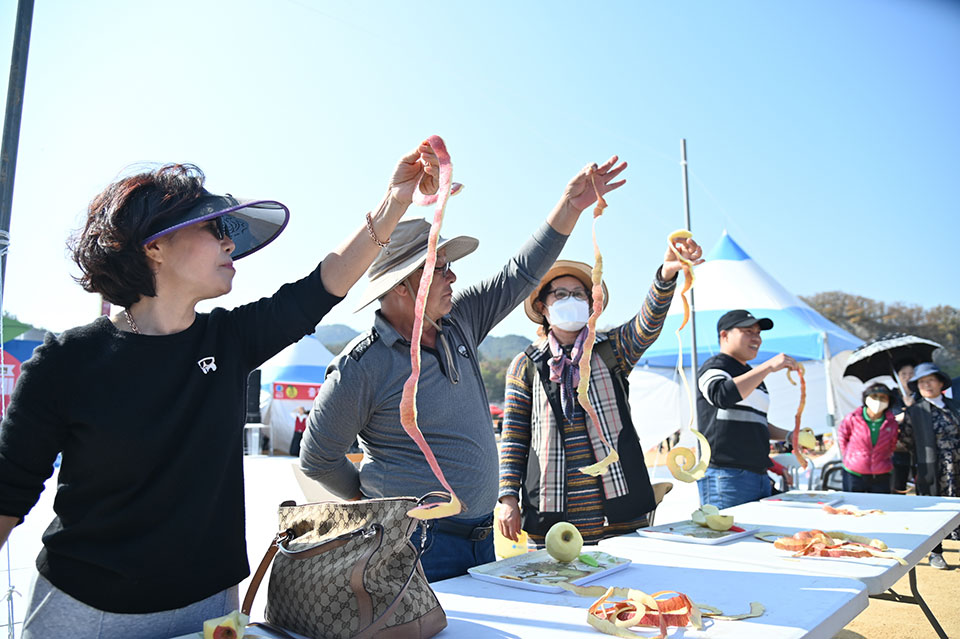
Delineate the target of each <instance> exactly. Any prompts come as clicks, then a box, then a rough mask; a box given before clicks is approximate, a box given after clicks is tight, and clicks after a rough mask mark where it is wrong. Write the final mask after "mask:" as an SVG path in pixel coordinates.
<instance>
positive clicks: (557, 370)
mask: <svg viewBox="0 0 960 639" xmlns="http://www.w3.org/2000/svg"><path fill="white" fill-rule="evenodd" d="M586 337H587V327H586V326H584V327H583V328H582V329H580V334H579V335H577V339H576V340H574V342H573V348H571V349H570V355H569V356H568V355H567V353H566V352H565V351H564V350H563V346H561V345H560V342H559V340H557V338H556V336H554V334H553V331H550V332H549V333H548V334H547V342H548V343H549V344H550V354H551V355H553V357H551V358H550V360H549V361H548V362H547V363H548V364H549V365H550V381H551V382H557V383H558V384H559V385H560V406H561V407H563V416H564V417H566V418H567V421H568V422H570V421H573V410H574V406H575V405H576V400H575V397H576V395H577V386H579V385H580V358H581V357H583V341H584V340H585V339H586Z"/></svg>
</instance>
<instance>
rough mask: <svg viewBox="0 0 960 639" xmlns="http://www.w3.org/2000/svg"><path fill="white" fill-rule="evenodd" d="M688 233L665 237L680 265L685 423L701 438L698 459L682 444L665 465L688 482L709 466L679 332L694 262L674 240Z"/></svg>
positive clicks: (679, 367)
mask: <svg viewBox="0 0 960 639" xmlns="http://www.w3.org/2000/svg"><path fill="white" fill-rule="evenodd" d="M691 237H693V235H692V234H691V233H690V231H687V230H685V229H680V230H678V231H674V232H673V233H671V234H670V235H669V236H668V237H667V245H668V246H669V247H670V250H671V251H673V254H674V255H675V256H676V257H677V259H678V260H679V261H680V263H681V264H682V265H683V290H681V291H680V299H681V300H683V321H682V322H681V323H680V327H679V328H678V329H677V331H676V334H677V349H678V351H677V373H678V374H679V375H680V381H682V382H683V389H684V390H685V391H686V392H687V401H688V402H689V404H690V406H689V409H690V423H689V424H687V426H688V427H689V428H690V432H692V433H693V434H694V435H696V437H697V440H698V441H699V442H700V461H699V462H697V460H696V457H695V456H694V454H693V451H692V450H690V449H689V448H686V447H685V446H677V447H674V448H673V449H671V450H670V451H669V452H668V453H667V468H668V469H669V470H670V474H671V475H673V476H674V478H676V479H679V480H680V481H682V482H687V483H691V482H695V481H697V480H698V479H702V478H703V476H704V474H705V473H706V472H707V467H708V466H710V442H708V441H707V438H706V437H704V436H703V434H702V433H701V432H700V431H699V430H697V429H696V428H693V411H694V406H693V390H692V389H691V388H690V383H689V382H688V381H687V375H686V373H685V372H684V370H683V338H682V337H681V335H680V331H682V330H683V328H684V327H685V326H686V325H687V322H688V321H689V320H690V302H688V301H687V291H689V290H690V289H691V288H693V262H691V261H690V260H688V259H687V258H685V257H684V256H683V255H681V254H680V251H678V250H677V246H676V244H677V242H679V241H681V240H688V239H690V238H691Z"/></svg>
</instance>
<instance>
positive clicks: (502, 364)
mask: <svg viewBox="0 0 960 639" xmlns="http://www.w3.org/2000/svg"><path fill="white" fill-rule="evenodd" d="M512 359H513V358H510V359H481V360H480V374H481V375H482V376H483V386H484V388H486V389H487V398H488V399H489V400H490V401H491V402H494V403H497V404H502V403H503V390H504V386H505V385H506V379H507V367H508V366H510V362H511V360H512Z"/></svg>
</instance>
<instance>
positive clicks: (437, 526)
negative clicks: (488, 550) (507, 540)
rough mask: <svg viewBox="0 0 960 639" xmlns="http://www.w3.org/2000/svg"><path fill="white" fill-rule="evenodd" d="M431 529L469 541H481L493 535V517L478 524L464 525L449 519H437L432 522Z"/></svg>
mask: <svg viewBox="0 0 960 639" xmlns="http://www.w3.org/2000/svg"><path fill="white" fill-rule="evenodd" d="M433 529H434V530H437V531H439V532H442V533H446V534H448V535H454V536H456V537H463V538H464V539H468V540H470V541H483V540H484V539H486V538H487V537H489V536H490V535H492V534H493V517H492V516H491V517H489V518H488V519H486V520H485V521H483V522H481V523H479V524H464V523H461V522H458V521H451V520H449V519H437V520H435V521H434V522H433Z"/></svg>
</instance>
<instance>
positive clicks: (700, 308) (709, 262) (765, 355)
mask: <svg viewBox="0 0 960 639" xmlns="http://www.w3.org/2000/svg"><path fill="white" fill-rule="evenodd" d="M705 259H706V262H704V263H703V264H701V265H700V266H698V267H696V269H695V275H696V281H695V283H694V288H693V293H694V297H695V301H696V321H697V360H698V362H699V363H701V364H702V363H703V361H704V360H706V359H707V358H708V357H710V356H711V355H715V354H717V353H718V352H720V342H719V340H718V337H717V320H718V319H720V316H721V315H723V314H724V313H726V312H727V311H729V310H732V309H735V308H745V309H747V310H749V311H750V312H751V313H753V314H754V315H755V316H756V317H769V318H770V319H771V320H773V330H770V331H764V333H763V346H761V350H760V352H759V354H758V355H757V359H756V361H757V362H764V361H766V360H768V359H770V358H771V357H773V356H774V355H777V354H778V353H786V354H787V355H790V356H791V357H793V358H795V359H797V360H811V359H815V360H822V359H823V358H824V357H829V356H831V355H833V354H836V353H839V352H841V351H846V350H852V349H854V348H856V347H857V346H859V345H860V344H862V343H863V340H861V339H860V338H858V337H856V336H854V335H851V334H850V333H848V332H847V331H845V330H843V329H842V328H840V327H839V326H837V325H836V324H834V323H833V322H831V321H830V320H828V319H826V318H825V317H823V316H822V315H820V314H819V313H817V312H816V311H815V310H813V309H812V308H810V306H808V305H807V304H806V303H805V302H804V301H803V300H801V299H800V298H799V297H797V296H796V295H794V294H793V293H791V292H790V291H788V290H787V289H785V288H784V287H783V286H781V285H780V283H779V282H777V281H776V280H775V279H773V278H772V277H770V275H769V274H768V273H767V272H766V271H764V270H763V269H762V268H761V267H760V265H759V264H757V263H756V262H754V261H753V259H751V257H750V256H749V255H747V253H746V252H745V251H744V250H743V249H742V248H740V246H739V245H738V244H737V243H736V242H734V241H733V238H732V237H730V235H728V234H727V232H726V231H724V232H723V235H721V236H720V241H719V242H717V244H716V246H714V247H713V250H711V251H710V252H709V253H708V254H707V255H706V258H705ZM681 321H683V302H682V301H681V300H680V295H679V294H677V295H675V296H674V300H673V304H672V305H671V307H670V312H669V313H668V315H667V321H666V322H664V326H663V332H662V333H661V335H660V338H659V339H658V340H657V341H656V342H655V343H654V344H653V346H651V347H650V348H649V349H647V352H646V353H644V356H643V359H641V360H640V365H646V364H648V365H650V366H675V365H676V363H677V340H676V337H675V336H674V332H675V331H676V330H677V327H678V326H680V322H681ZM683 340H684V365H686V366H690V348H691V339H690V331H689V325H688V326H687V327H686V328H684V331H683Z"/></svg>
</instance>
